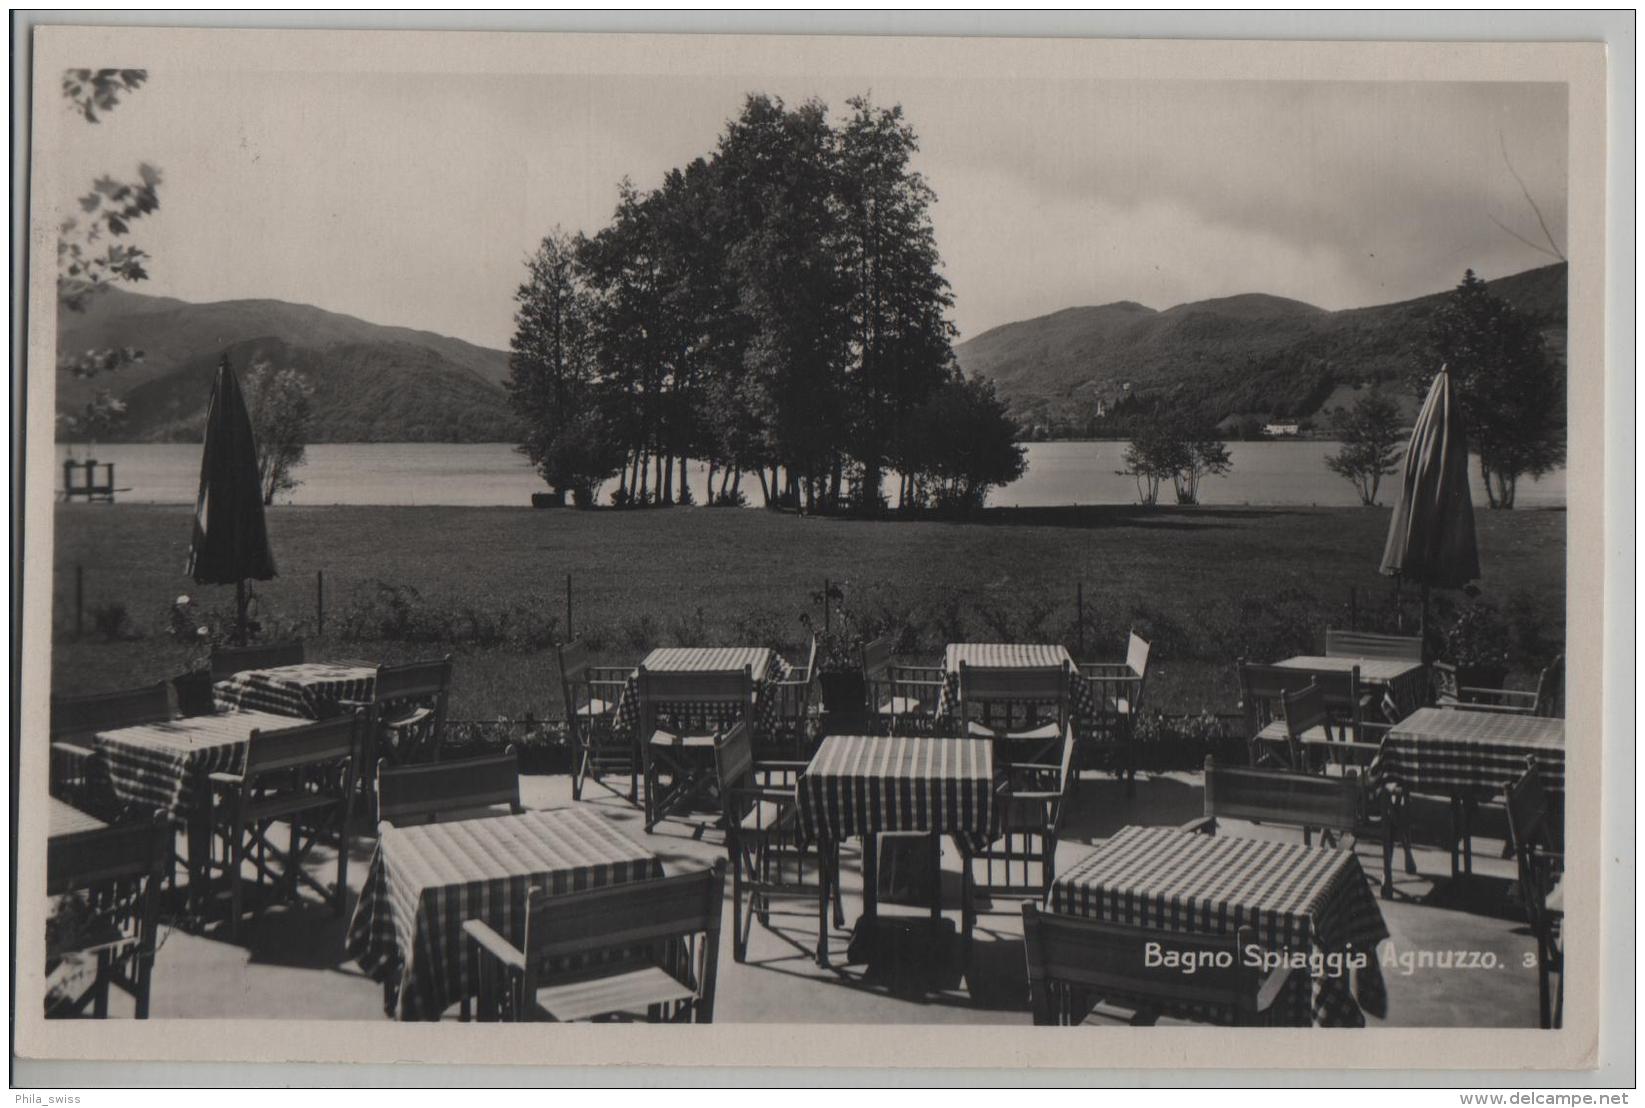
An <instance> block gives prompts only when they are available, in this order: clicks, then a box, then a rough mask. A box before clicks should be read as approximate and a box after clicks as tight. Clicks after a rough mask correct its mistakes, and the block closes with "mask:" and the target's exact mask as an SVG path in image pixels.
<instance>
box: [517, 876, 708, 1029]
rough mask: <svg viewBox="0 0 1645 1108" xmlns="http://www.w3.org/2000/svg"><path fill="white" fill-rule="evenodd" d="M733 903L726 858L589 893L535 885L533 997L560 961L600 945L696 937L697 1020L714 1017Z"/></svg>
mask: <svg viewBox="0 0 1645 1108" xmlns="http://www.w3.org/2000/svg"><path fill="white" fill-rule="evenodd" d="M724 901H725V859H724V858H720V859H717V860H716V861H715V862H714V867H713V868H712V869H707V870H699V871H697V872H695V873H686V874H680V875H678V876H675V877H658V878H653V879H651V880H648V881H625V882H622V883H620V884H616V885H606V886H604V887H602V888H598V889H588V890H585V891H583V892H575V893H564V894H561V895H559V896H549V895H548V894H547V893H546V892H544V891H543V890H542V889H541V888H534V889H532V890H531V895H530V897H529V899H528V901H527V909H526V926H525V962H526V966H525V975H524V976H525V981H524V992H525V995H527V996H530V995H532V993H533V992H535V989H536V982H537V979H538V977H539V976H543V975H546V973H547V972H548V971H549V968H550V963H551V962H552V961H554V960H557V959H562V958H567V957H571V956H575V955H579V954H592V953H595V952H598V951H612V950H624V949H632V948H634V947H641V946H650V947H652V948H653V949H658V948H659V944H663V943H667V942H670V941H672V940H687V941H692V943H693V947H694V949H692V950H691V951H690V954H689V957H690V959H691V961H692V963H693V969H694V972H695V974H696V977H697V980H696V987H697V992H698V995H697V1004H696V1007H697V1017H696V1018H697V1022H699V1023H701V1022H707V1021H709V1020H711V1019H712V1018H713V1011H714V978H715V968H716V966H717V964H718V961H719V949H720V912H721V908H722V906H723V904H724Z"/></svg>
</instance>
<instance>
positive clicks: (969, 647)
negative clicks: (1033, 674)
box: [937, 642, 1096, 720]
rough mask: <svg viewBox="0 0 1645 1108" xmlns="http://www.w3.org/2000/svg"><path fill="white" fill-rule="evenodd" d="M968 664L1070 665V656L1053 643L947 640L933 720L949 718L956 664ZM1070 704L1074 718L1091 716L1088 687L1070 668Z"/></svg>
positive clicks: (956, 693) (954, 704)
mask: <svg viewBox="0 0 1645 1108" xmlns="http://www.w3.org/2000/svg"><path fill="white" fill-rule="evenodd" d="M961 662H964V663H965V664H966V665H968V666H990V667H996V666H997V667H1010V668H1022V669H1039V668H1043V667H1047V666H1061V665H1067V666H1070V667H1073V664H1074V659H1073V656H1072V655H1070V654H1069V653H1068V649H1067V648H1066V647H1063V646H1059V645H1057V644H1055V643H1002V642H955V643H949V644H948V648H947V649H946V650H944V651H943V657H942V693H941V695H940V696H938V698H937V719H938V720H950V719H952V718H953V715H954V712H955V711H956V710H957V709H958V708H959V703H960V663H961ZM1069 695H1070V697H1071V698H1072V703H1071V704H1069V706H1068V707H1069V711H1070V712H1071V713H1072V714H1073V716H1074V718H1076V719H1078V718H1081V717H1083V716H1087V715H1091V714H1092V713H1093V712H1094V711H1095V710H1096V701H1095V699H1094V694H1093V693H1092V691H1091V687H1090V686H1089V685H1087V684H1086V683H1085V681H1084V680H1083V679H1082V678H1081V677H1080V675H1079V670H1078V669H1077V668H1075V669H1074V672H1073V675H1072V677H1071V679H1070V681H1069Z"/></svg>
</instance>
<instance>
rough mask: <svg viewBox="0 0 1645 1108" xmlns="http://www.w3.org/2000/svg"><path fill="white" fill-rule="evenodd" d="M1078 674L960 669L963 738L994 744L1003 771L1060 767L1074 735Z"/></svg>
mask: <svg viewBox="0 0 1645 1108" xmlns="http://www.w3.org/2000/svg"><path fill="white" fill-rule="evenodd" d="M1072 677H1073V669H1072V667H1071V666H1070V665H1069V664H1067V663H1066V662H1065V663H1064V664H1062V665H1060V666H973V665H969V664H967V663H965V662H961V663H960V696H959V714H958V716H957V717H956V719H955V722H956V725H957V728H958V730H959V732H960V733H961V734H963V735H972V736H976V737H979V738H991V739H993V740H994V756H995V762H996V764H999V765H1005V766H1010V765H1017V764H1019V763H1020V764H1030V765H1032V764H1039V765H1044V764H1046V763H1048V762H1053V763H1054V762H1055V761H1057V744H1058V743H1059V742H1061V740H1062V737H1063V735H1064V734H1065V733H1066V732H1067V730H1068V720H1069V714H1068V713H1069V696H1070V694H1071V691H1072V690H1071V688H1070V685H1071V681H1072Z"/></svg>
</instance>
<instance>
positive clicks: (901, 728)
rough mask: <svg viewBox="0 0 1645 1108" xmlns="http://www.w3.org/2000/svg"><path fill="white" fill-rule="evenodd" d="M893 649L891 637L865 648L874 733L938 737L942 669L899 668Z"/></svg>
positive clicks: (866, 683) (864, 664)
mask: <svg viewBox="0 0 1645 1108" xmlns="http://www.w3.org/2000/svg"><path fill="white" fill-rule="evenodd" d="M893 646H894V644H893V642H892V640H891V639H890V637H888V636H884V635H882V636H880V637H879V638H877V639H875V640H874V641H872V642H869V643H865V644H864V645H863V648H862V676H863V690H864V693H865V694H866V697H867V704H866V705H865V707H866V708H867V710H868V718H869V720H870V721H871V723H872V730H874V731H875V732H876V733H879V734H886V735H897V734H904V735H932V734H935V733H936V724H937V705H938V703H939V702H940V701H941V699H942V690H943V672H942V667H941V666H908V665H898V664H897V663H896V662H895V661H894V655H893V653H892V650H893Z"/></svg>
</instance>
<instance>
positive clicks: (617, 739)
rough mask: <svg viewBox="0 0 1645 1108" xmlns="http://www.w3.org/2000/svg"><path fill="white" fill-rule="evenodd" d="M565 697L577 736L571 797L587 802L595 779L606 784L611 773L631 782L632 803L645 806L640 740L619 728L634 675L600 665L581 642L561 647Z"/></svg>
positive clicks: (570, 726) (573, 735)
mask: <svg viewBox="0 0 1645 1108" xmlns="http://www.w3.org/2000/svg"><path fill="white" fill-rule="evenodd" d="M557 653H558V655H559V661H560V694H561V701H562V703H563V704H564V705H565V718H566V726H567V728H568V729H569V730H570V732H571V745H572V751H573V753H572V757H573V759H574V760H575V765H573V766H572V771H571V799H573V800H581V799H582V798H583V785H584V784H585V783H586V782H587V781H588V779H589V778H591V777H592V778H593V779H594V780H595V781H596V782H600V783H603V782H604V779H605V777H606V776H607V775H610V776H613V777H627V778H628V802H629V803H630V804H637V803H639V799H640V759H639V755H638V753H637V752H636V750H635V743H634V737H633V736H632V735H629V734H627V733H626V732H625V731H623V730H622V729H621V728H619V727H618V726H617V705H618V703H619V702H620V701H621V700H622V696H623V690H624V689H625V688H626V687H627V685H628V678H629V671H628V670H626V669H623V668H621V667H618V666H595V665H590V664H589V661H588V647H586V646H584V645H583V644H582V643H581V642H573V643H568V644H566V645H563V646H560V647H558V648H557Z"/></svg>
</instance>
